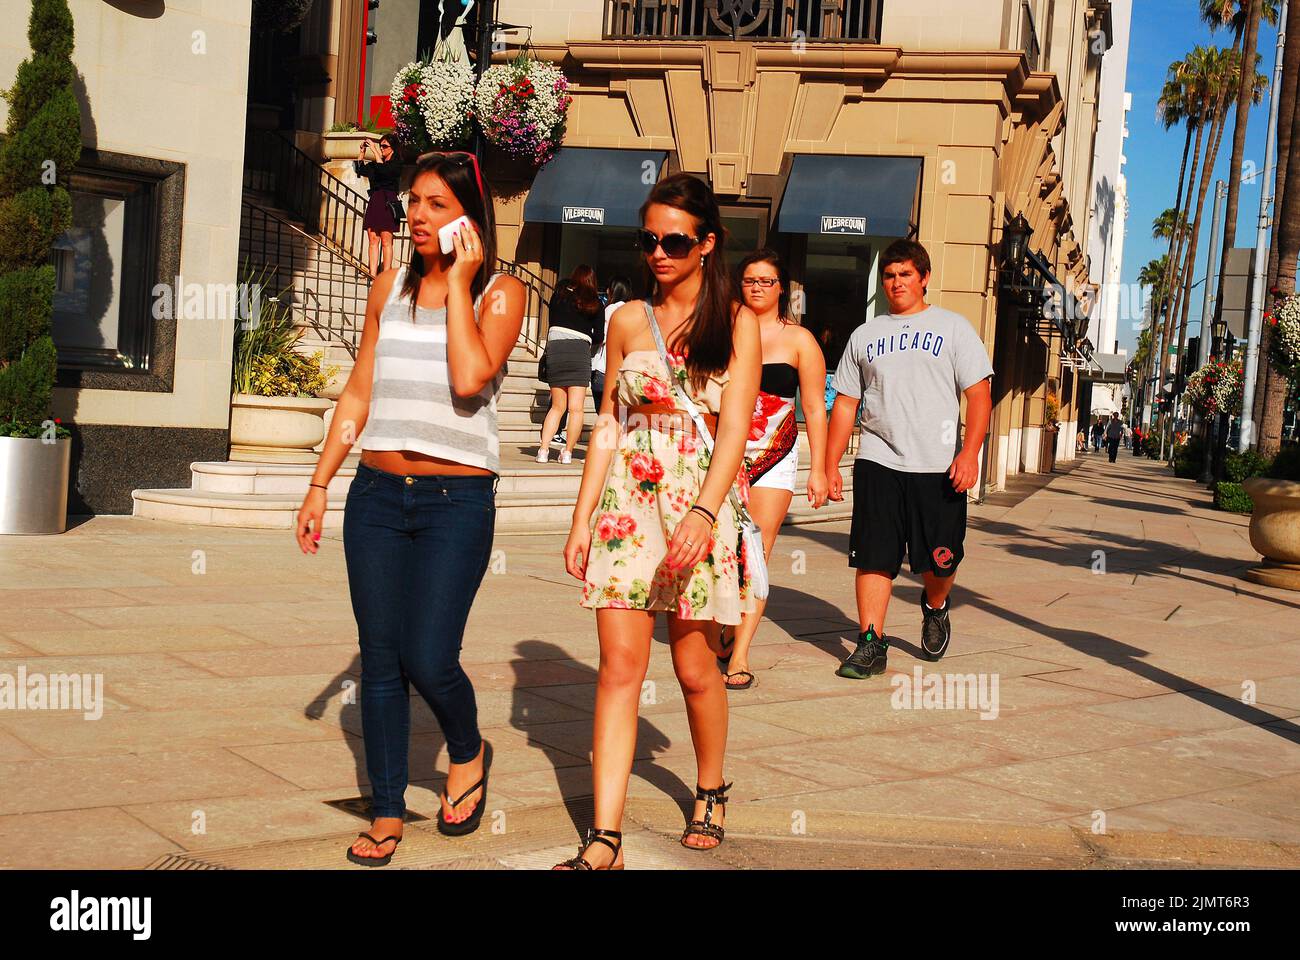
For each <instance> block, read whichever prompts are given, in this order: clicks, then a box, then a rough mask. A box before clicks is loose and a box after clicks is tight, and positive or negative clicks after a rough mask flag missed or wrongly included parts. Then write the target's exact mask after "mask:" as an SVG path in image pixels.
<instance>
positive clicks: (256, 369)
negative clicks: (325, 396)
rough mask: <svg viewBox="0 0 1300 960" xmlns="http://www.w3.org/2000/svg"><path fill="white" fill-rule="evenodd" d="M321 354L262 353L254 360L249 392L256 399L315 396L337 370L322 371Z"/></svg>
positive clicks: (293, 351)
mask: <svg viewBox="0 0 1300 960" xmlns="http://www.w3.org/2000/svg"><path fill="white" fill-rule="evenodd" d="M321 357H322V354H321V353H320V352H319V351H317V352H316V353H314V354H312V355H311V356H310V357H306V356H303V355H302V354H301V353H298V352H297V351H295V350H287V351H285V352H284V353H278V354H263V355H261V356H259V357H258V358H257V359H256V360H254V361H253V368H252V385H251V386H252V389H251V390H249V391H248V392H249V393H252V394H254V395H256V396H259V397H314V396H317V395H318V394H319V393H320V392H321V391H322V390H324V389H325V385H326V384H327V383H329V380H330V377H332V376H334V374H335V373H336V372H337V371H338V368H337V367H331V368H330V369H329V370H325V371H322V370H321Z"/></svg>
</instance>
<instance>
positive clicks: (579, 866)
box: [556, 827, 623, 870]
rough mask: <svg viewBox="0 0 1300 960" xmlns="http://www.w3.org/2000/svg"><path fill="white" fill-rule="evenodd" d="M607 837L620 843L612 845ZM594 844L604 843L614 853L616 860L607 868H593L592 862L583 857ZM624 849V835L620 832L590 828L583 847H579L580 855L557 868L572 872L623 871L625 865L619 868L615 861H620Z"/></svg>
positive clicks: (565, 861) (611, 861) (620, 865)
mask: <svg viewBox="0 0 1300 960" xmlns="http://www.w3.org/2000/svg"><path fill="white" fill-rule="evenodd" d="M606 837H613V838H614V839H615V840H617V841H618V843H610V842H609V841H608V840H607V839H605V838H606ZM593 843H603V844H604V845H605V846H607V847H609V849H611V850H613V851H614V859H613V860H610V861H609V864H608V865H607V866H604V867H593V866H592V865H591V862H590V861H589V860H587V858H586V857H584V856H583V855H582V851H584V850H586V849H587V848H588V847H589V846H591V845H592V844H593ZM622 849H623V834H621V833H620V832H619V831H617V830H600V829H597V828H596V827H588V828H587V836H586V837H585V838H584V839H583V841H582V845H581V846H579V847H578V855H577V856H576V857H570V858H569V859H568V860H564V861H562V862H560V863H557V864H556V866H557V867H568V868H569V869H570V870H622V869H623V864H621V863H620V864H618V866H615V865H614V861H615V860H617V859H618V852H619V851H620V850H622Z"/></svg>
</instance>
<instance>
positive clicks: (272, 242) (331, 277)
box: [239, 199, 371, 360]
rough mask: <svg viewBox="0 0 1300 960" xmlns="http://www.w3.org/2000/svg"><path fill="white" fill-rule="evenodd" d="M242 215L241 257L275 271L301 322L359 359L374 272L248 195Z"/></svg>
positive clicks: (285, 300) (285, 301) (279, 286)
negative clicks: (370, 272) (322, 294)
mask: <svg viewBox="0 0 1300 960" xmlns="http://www.w3.org/2000/svg"><path fill="white" fill-rule="evenodd" d="M241 217H242V220H241V224H240V230H239V253H240V257H241V258H242V259H246V260H247V261H248V262H249V263H251V264H252V265H253V266H254V267H255V268H256V269H258V270H259V271H260V270H269V271H271V273H270V276H272V277H274V284H275V287H276V289H277V291H279V290H286V291H288V294H287V296H286V297H285V298H283V299H282V300H281V303H283V304H285V305H286V306H287V307H288V308H289V311H290V314H291V315H292V316H293V318H294V323H295V325H296V326H298V327H301V328H304V329H310V330H312V331H313V332H314V333H315V334H316V335H317V337H318V338H319V339H320V340H322V341H323V342H325V343H328V344H331V345H333V346H339V347H342V348H343V349H344V350H345V351H347V353H348V356H349V357H351V358H352V359H354V360H355V359H356V356H357V346H358V344H359V342H360V340H361V328H362V327H363V326H364V324H365V316H366V301H367V300H368V299H369V297H370V282H371V278H370V274H369V273H367V272H366V271H365V270H362V269H361V268H359V267H358V266H357V265H356V264H355V263H353V262H352V261H351V260H350V259H349V258H347V257H344V256H343V255H342V254H341V253H340V252H339V251H338V250H336V249H334V247H333V245H332V244H328V243H326V242H324V241H323V240H322V239H321V238H320V237H318V236H315V235H313V234H310V233H308V232H307V231H306V230H304V229H303V228H301V227H299V226H298V225H297V224H295V223H293V222H292V221H290V220H287V219H285V218H284V217H282V216H280V215H279V214H277V213H276V212H275V211H273V210H268V209H266V208H265V207H262V206H260V205H258V204H256V203H253V202H251V201H250V200H248V199H245V200H244V201H243V205H242V209H241ZM317 285H320V286H321V287H322V289H323V290H324V292H325V297H324V298H322V297H321V294H320V293H319V292H318V291H317Z"/></svg>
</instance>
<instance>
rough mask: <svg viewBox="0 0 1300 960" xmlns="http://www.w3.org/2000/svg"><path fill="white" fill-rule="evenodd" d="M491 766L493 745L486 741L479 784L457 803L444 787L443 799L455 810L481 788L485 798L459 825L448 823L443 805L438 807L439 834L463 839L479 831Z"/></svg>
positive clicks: (463, 795) (479, 801) (480, 799)
mask: <svg viewBox="0 0 1300 960" xmlns="http://www.w3.org/2000/svg"><path fill="white" fill-rule="evenodd" d="M491 766H492V744H490V743H488V742H487V741H486V740H484V741H483V776H481V777H479V781H478V783H476V784H474V786H472V787H470V788H469V789H468V790H466V791H465V792H464V793H462V794H461V795H460V796H459V797H458V798H457V799H456V802H455V803H452V802H451V797H450V796H448V794H447V788H446V786H443V788H442V798H443V799H444V800H446V801H447V806H449V807H450V808H451V809H452V810H455V809H456V808H457V807H459V806H460V805H461V804H462V803H464V802H465V799H466V798H467V797H468V796H469V795H470V794H471V793H473V792H474V791H475V790H477V789H478V788H479V787H482V788H483V796H481V797H479V798H478V803H477V804H476V805H475V807H474V810H473V811H472V812H471V813H470V815H469V816H468V817H466V818H465V819H464V820H462V821H460V822H459V823H450V822H448V821H447V820H446V818H445V815H444V814H443V812H442V811H443V808H442V804H439V805H438V832H439V833H441V834H442V835H443V836H447V837H463V836H465V835H466V834H468V833H473V832H474V831H475V830H477V829H478V825H479V823H480V822H481V821H482V819H483V811H484V810H485V809H486V808H487V795H488V794H487V782H488V771H489V769H490V768H491Z"/></svg>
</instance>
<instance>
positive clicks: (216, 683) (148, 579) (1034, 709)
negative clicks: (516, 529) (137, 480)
mask: <svg viewBox="0 0 1300 960" xmlns="http://www.w3.org/2000/svg"><path fill="white" fill-rule="evenodd" d="M1246 521H1247V518H1245V517H1239V516H1235V515H1231V514H1224V513H1219V512H1216V511H1214V510H1212V509H1210V507H1209V497H1208V495H1206V494H1205V493H1204V492H1203V491H1201V490H1200V488H1198V487H1196V486H1195V485H1194V484H1192V483H1191V482H1189V481H1180V480H1174V479H1172V478H1171V477H1169V475H1168V471H1166V470H1164V469H1162V468H1161V467H1160V466H1159V465H1157V464H1154V463H1151V462H1149V461H1146V460H1142V461H1138V460H1136V459H1135V458H1133V457H1132V456H1131V455H1129V454H1127V453H1125V454H1123V455H1122V456H1121V458H1120V460H1119V462H1117V463H1115V464H1113V465H1112V464H1109V463H1107V462H1106V461H1105V458H1104V457H1100V456H1095V455H1094V456H1092V457H1090V458H1088V459H1086V460H1084V461H1083V462H1081V463H1079V464H1078V465H1077V466H1076V467H1075V468H1074V469H1073V470H1072V471H1071V472H1070V473H1068V474H1061V475H1057V476H1055V477H1053V478H1052V479H1051V483H1050V484H1047V485H1045V486H1041V487H1040V488H1039V489H1037V490H1034V491H1033V492H1032V493H1029V494H1028V495H1027V496H1026V489H1025V488H1021V489H1020V490H1019V491H1018V492H1017V491H1013V492H1012V493H1010V494H999V495H995V496H994V497H992V498H990V500H989V502H986V503H985V504H983V505H980V506H977V507H974V508H972V510H971V529H970V532H969V534H968V539H967V557H966V561H965V564H964V565H963V567H962V570H961V576H960V578H959V581H958V586H957V589H956V591H955V593H954V598H955V599H954V612H953V622H954V628H955V639H954V641H953V644H952V648H951V651H950V653H949V655H948V656H947V657H946V658H945V659H944V660H943V661H942V662H941V663H939V664H929V663H924V662H923V661H921V660H920V659H919V658H918V653H919V648H918V640H919V628H920V622H919V621H920V615H919V612H918V611H917V603H918V600H919V596H920V588H919V585H918V582H917V581H916V580H915V579H914V578H911V577H910V576H905V577H904V578H902V579H901V580H900V584H899V588H898V590H897V591H896V595H895V602H894V605H893V607H892V608H891V613H890V621H889V624H888V633H889V635H890V637H891V641H892V643H893V646H892V649H891V655H890V667H891V673H892V674H894V675H901V676H903V677H905V678H907V679H908V681H909V682H910V681H911V680H912V678H913V677H914V674H913V670H914V668H918V667H920V668H922V669H923V675H924V676H927V677H928V676H931V675H939V676H941V677H942V676H943V675H952V676H956V675H962V676H964V675H974V678H975V680H976V681H979V680H983V681H984V682H986V683H987V684H991V683H992V682H993V681H994V680H995V679H996V681H997V684H998V686H997V694H998V695H997V701H996V717H995V718H994V717H990V718H988V719H981V716H980V710H979V709H978V708H976V709H968V708H954V707H955V705H954V704H951V703H949V704H947V705H945V704H943V703H938V704H936V703H935V702H934V701H933V700H927V699H926V698H924V697H922V696H920V695H919V694H918V696H917V698H916V700H917V705H918V707H919V709H910V708H907V709H903V708H900V707H899V703H898V701H899V697H900V695H901V691H899V690H896V689H895V687H894V686H891V682H890V678H889V677H877V678H874V679H873V680H870V681H864V682H853V681H847V680H841V679H839V678H837V677H835V676H834V673H833V671H834V669H835V666H836V663H837V661H838V659H839V658H840V657H842V656H843V655H844V654H845V653H847V652H848V651H849V650H850V649H851V646H852V638H853V637H854V635H855V633H856V626H855V624H854V623H853V622H852V618H853V616H854V614H853V600H852V580H851V576H850V571H849V569H848V568H847V566H846V561H845V543H846V540H847V534H848V525H847V523H845V522H836V523H830V524H818V525H812V526H804V527H787V528H785V529H784V530H783V532H782V535H781V537H780V539H779V540H778V541H777V546H776V551H775V556H774V558H773V563H772V572H773V581H774V587H773V593H772V599H771V602H770V604H769V610H768V613H769V616H770V618H771V622H769V623H764V625H763V627H762V628H761V630H760V632H759V635H758V640H757V645H756V646H755V648H754V651H753V656H752V663H753V667H754V670H755V672H756V673H757V675H758V682H757V684H756V686H755V687H754V688H753V689H752V690H749V691H745V692H736V693H733V694H731V695H730V696H731V704H732V708H733V712H732V718H731V733H730V749H729V754H728V764H727V776H728V779H732V780H734V781H735V783H736V786H735V788H734V790H733V793H732V796H733V801H734V802H733V804H732V807H731V809H730V811H729V816H728V839H727V844H726V845H725V848H724V849H723V850H721V851H719V852H718V853H717V854H714V855H711V856H710V855H705V854H700V853H697V852H694V851H686V850H683V849H682V848H680V847H678V846H676V844H675V842H674V841H673V840H672V837H673V835H675V833H676V832H677V831H679V830H680V826H681V813H680V809H681V805H682V804H684V803H685V802H686V800H687V799H688V798H689V796H690V794H691V787H692V785H693V784H694V774H695V771H694V763H693V754H692V752H691V744H690V737H689V733H688V730H687V725H686V717H685V714H684V710H683V706H682V702H681V695H680V693H679V691H678V689H677V686H676V682H675V680H674V679H673V675H672V668H671V664H670V662H669V657H668V651H667V649H666V646H665V645H664V644H663V643H662V642H661V643H659V644H657V645H656V649H655V650H654V651H653V655H652V658H651V665H650V673H649V678H648V679H649V681H650V682H651V685H650V686H649V687H648V688H647V692H646V700H647V701H648V702H647V704H646V705H645V706H644V707H643V709H642V719H641V727H640V739H639V744H638V752H637V756H638V760H637V764H636V768H635V771H634V776H633V780H632V785H631V797H632V799H631V801H630V803H629V823H628V837H629V839H628V863H629V867H638V866H663V867H675V866H687V867H694V868H706V867H725V866H744V867H756V866H783V865H789V866H822V865H834V866H855V865H861V866H1023V865H1043V866H1079V867H1089V866H1096V865H1149V864H1156V863H1165V864H1168V863H1174V864H1183V865H1187V864H1207V865H1211V864H1212V865H1264V866H1291V867H1296V866H1300V807H1297V805H1296V803H1295V798H1296V796H1297V793H1300V720H1298V719H1297V718H1300V617H1298V616H1297V610H1298V608H1300V594H1295V593H1288V592H1286V591H1281V590H1274V589H1270V588H1266V587H1262V586H1258V585H1255V584H1252V583H1249V582H1248V581H1246V580H1244V579H1242V577H1241V573H1242V572H1243V571H1244V570H1245V569H1246V568H1247V567H1249V566H1251V565H1253V564H1254V563H1255V562H1256V557H1255V554H1254V553H1253V551H1252V550H1251V548H1250V545H1249V542H1248V540H1247V537H1246ZM322 543H323V547H322V550H321V552H320V554H319V555H317V556H316V557H304V556H302V555H301V554H299V552H298V550H297V548H296V546H295V545H294V543H293V542H292V538H291V536H290V535H289V534H288V533H286V532H281V531H256V530H233V529H218V528H210V527H189V526H180V525H173V524H168V523H163V522H155V521H145V520H138V519H134V518H127V517H102V518H97V519H94V520H91V521H88V522H85V523H83V524H81V525H80V526H77V527H76V528H74V529H72V530H70V531H69V532H68V533H67V534H65V535H64V536H62V537H58V538H40V539H37V538H32V539H27V538H5V539H2V540H0V583H2V584H3V586H4V589H2V590H0V610H3V614H4V616H3V620H0V679H3V676H4V675H5V674H8V675H10V676H16V675H17V674H18V672H19V670H20V669H24V670H25V671H26V672H27V673H28V674H37V673H41V674H53V673H62V672H74V673H90V674H102V675H103V680H104V686H105V696H106V699H107V702H106V705H105V707H104V712H103V716H102V718H100V719H96V720H88V719H84V718H83V717H82V716H81V715H80V714H78V713H72V712H56V711H51V710H7V709H0V784H3V786H0V866H4V867H17V866H24V867H30V866H40V867H140V866H144V865H148V864H155V865H158V866H194V865H203V864H214V865H215V864H228V865H241V864H242V865H264V866H269V867H272V866H273V867H291V866H308V865H309V866H317V865H319V866H326V867H346V866H347V864H346V863H345V861H344V860H343V858H342V847H343V846H344V845H346V843H347V839H346V838H348V837H351V836H354V835H355V833H356V831H357V830H359V829H362V828H363V823H362V821H361V820H359V819H357V818H356V817H354V816H353V815H351V814H349V813H347V812H345V811H344V810H341V809H338V808H336V807H333V806H330V805H328V803H327V801H332V800H343V799H347V798H351V797H356V796H357V795H358V794H360V793H364V792H366V790H367V787H366V783H365V778H364V765H363V760H362V752H361V740H360V737H359V734H360V717H359V708H358V707H357V706H356V705H355V703H353V702H351V701H352V694H353V693H355V686H354V685H355V683H356V681H357V679H358V676H357V675H358V671H359V666H358V661H357V655H356V647H355V636H356V633H355V624H354V622H353V619H352V612H351V606H350V603H349V600H348V595H347V588H346V577H345V574H344V566H343V556H342V544H341V542H340V541H339V540H337V539H326V540H324V541H322ZM561 543H562V539H561V538H559V537H551V536H544V537H539V536H530V537H501V538H498V541H497V548H498V550H499V551H500V552H499V553H498V555H497V559H496V570H495V572H493V573H490V574H489V575H488V577H487V579H486V582H485V584H484V587H483V590H482V591H481V593H480V595H479V599H478V603H477V605H476V607H475V610H474V613H473V615H472V617H471V620H470V627H469V633H468V636H467V639H466V645H465V663H466V669H467V670H468V672H469V673H470V675H471V677H472V678H473V680H474V683H475V686H476V689H477V691H478V697H479V710H480V721H481V724H482V726H483V728H484V733H485V735H486V736H487V737H488V738H489V739H491V740H492V741H493V742H494V744H495V746H496V764H495V768H494V771H493V776H492V783H491V797H490V803H489V806H490V810H491V818H490V819H489V820H485V828H484V829H482V830H480V831H479V834H478V835H476V836H475V837H474V838H471V839H469V840H460V841H449V840H446V839H445V838H442V837H440V836H439V835H437V833H436V831H434V830H432V829H431V826H430V824H428V823H424V824H413V825H412V827H411V829H410V830H409V832H408V841H407V842H405V843H403V845H402V847H401V849H400V851H399V855H398V857H397V858H395V861H394V863H395V865H397V864H398V863H399V862H400V863H401V864H402V865H404V866H408V867H413V866H432V865H442V866H464V867H494V866H511V867H530V866H542V865H546V864H547V863H550V862H554V860H555V859H559V858H560V857H561V856H568V855H570V854H571V852H572V850H573V848H574V842H575V840H576V837H577V827H578V826H585V825H586V821H587V818H588V817H589V809H590V801H589V799H587V796H588V794H589V790H590V781H589V768H588V765H587V759H586V757H587V753H588V749H589V746H590V736H591V727H590V717H591V709H592V700H593V691H594V687H593V683H594V679H595V675H596V665H597V660H598V658H597V647H596V637H595V630H594V623H593V617H592V615H591V613H590V612H589V611H585V610H583V609H581V608H580V607H578V606H577V602H576V598H577V585H576V584H575V583H574V582H572V581H570V580H569V579H568V578H567V577H566V575H565V574H564V571H563V566H562V563H561V561H560V558H559V552H560V546H561ZM931 682H933V681H931ZM985 690H986V692H991V687H986V688H985ZM413 704H414V712H413V734H412V741H413V746H412V757H411V767H412V770H413V771H418V772H417V773H415V774H414V776H415V778H416V782H415V783H414V784H413V785H412V787H411V789H410V790H409V792H408V803H409V805H410V807H411V808H412V810H414V811H416V812H418V813H421V814H424V815H426V816H433V815H434V814H435V813H436V811H437V800H436V792H437V790H438V788H439V787H440V785H441V776H440V774H439V773H438V772H437V771H438V770H439V769H440V768H441V769H443V770H445V768H446V755H445V750H443V743H442V740H441V737H440V735H439V734H438V733H437V730H436V724H435V723H434V721H433V719H432V716H431V715H430V714H429V712H428V710H427V709H426V708H425V707H424V705H423V704H422V703H421V702H420V701H419V700H418V699H416V700H415V701H413ZM908 706H909V707H910V701H908ZM992 712H993V711H992V710H986V711H985V713H988V714H991V713H992ZM36 836H39V837H41V838H42V839H41V843H39V844H32V843H31V842H30V840H31V838H32V837H36ZM253 844H258V845H260V846H257V847H253V846H252V845H253Z"/></svg>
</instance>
